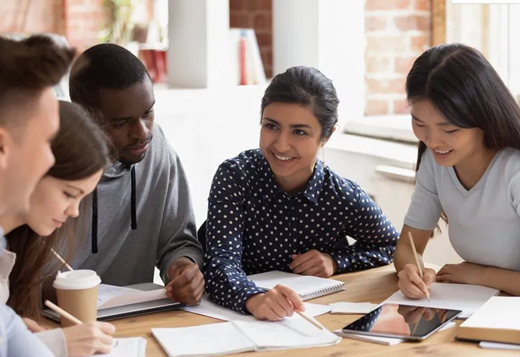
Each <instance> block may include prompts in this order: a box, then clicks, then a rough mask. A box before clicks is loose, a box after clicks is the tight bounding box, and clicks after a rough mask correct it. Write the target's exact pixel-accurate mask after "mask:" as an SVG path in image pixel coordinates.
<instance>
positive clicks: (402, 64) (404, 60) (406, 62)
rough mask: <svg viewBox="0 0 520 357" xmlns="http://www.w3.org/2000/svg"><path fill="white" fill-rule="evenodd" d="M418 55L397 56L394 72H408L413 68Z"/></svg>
mask: <svg viewBox="0 0 520 357" xmlns="http://www.w3.org/2000/svg"><path fill="white" fill-rule="evenodd" d="M416 59H417V57H397V58H395V60H394V61H395V64H394V72H395V73H399V74H404V75H406V74H408V72H410V69H412V65H413V63H414V62H415V60H416Z"/></svg>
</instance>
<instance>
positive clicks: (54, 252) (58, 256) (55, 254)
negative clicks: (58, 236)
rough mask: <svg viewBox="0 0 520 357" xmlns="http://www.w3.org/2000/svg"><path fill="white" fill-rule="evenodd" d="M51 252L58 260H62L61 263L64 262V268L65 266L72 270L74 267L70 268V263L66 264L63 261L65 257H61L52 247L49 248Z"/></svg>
mask: <svg viewBox="0 0 520 357" xmlns="http://www.w3.org/2000/svg"><path fill="white" fill-rule="evenodd" d="M51 252H52V254H54V256H55V257H56V258H57V259H58V260H59V261H60V262H62V263H63V264H65V268H67V269H68V270H70V271H73V270H74V269H72V267H71V266H70V265H68V264H67V262H66V261H65V259H63V258H62V257H61V256H60V255H59V254H58V253H56V251H55V250H54V249H52V248H51Z"/></svg>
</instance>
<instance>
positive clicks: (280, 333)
mask: <svg viewBox="0 0 520 357" xmlns="http://www.w3.org/2000/svg"><path fill="white" fill-rule="evenodd" d="M152 334H153V335H154V337H155V338H156V339H157V341H158V342H159V344H160V345H161V346H162V348H163V349H164V350H165V351H166V353H167V354H168V356H170V357H181V356H214V355H221V354H230V353H238V352H245V351H267V350H279V349H291V348H305V347H321V346H331V345H335V344H337V343H339V342H340V341H341V338H340V337H338V336H336V335H335V334H333V333H332V332H330V331H329V330H327V329H319V328H317V327H316V326H314V325H313V324H311V323H310V322H308V321H306V320H304V319H303V318H302V317H300V316H299V315H293V316H292V317H290V318H287V319H285V320H282V321H277V322H266V321H233V322H225V323H217V324H209V325H202V326H193V327H182V328H153V329H152ZM201 336H203V338H204V343H200V341H201Z"/></svg>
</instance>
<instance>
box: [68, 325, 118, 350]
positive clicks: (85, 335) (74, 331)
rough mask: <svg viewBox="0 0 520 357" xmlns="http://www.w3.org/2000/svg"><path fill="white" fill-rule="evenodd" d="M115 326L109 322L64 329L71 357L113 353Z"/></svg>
mask: <svg viewBox="0 0 520 357" xmlns="http://www.w3.org/2000/svg"><path fill="white" fill-rule="evenodd" d="M115 332H116V328H115V327H114V325H112V324H109V323H108V322H89V323H86V324H81V325H76V326H72V327H66V328H64V329H63V334H64V335H65V340H66V341H67V351H68V352H69V356H91V355H93V354H96V353H102V354H107V353H110V351H112V342H113V339H112V335H113V334H114V333H115Z"/></svg>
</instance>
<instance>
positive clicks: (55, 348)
mask: <svg viewBox="0 0 520 357" xmlns="http://www.w3.org/2000/svg"><path fill="white" fill-rule="evenodd" d="M15 261H16V254H15V253H13V252H10V251H8V250H4V251H3V253H1V254H0V304H5V303H7V300H8V299H9V274H10V273H11V271H12V270H13V266H14V263H15ZM34 336H36V337H38V339H39V340H40V341H41V342H43V344H45V345H46V346H47V347H48V348H49V349H50V350H51V352H52V353H53V354H54V356H56V357H67V355H68V351H67V341H66V340H65V335H64V334H63V330H62V329H61V328H57V329H52V330H48V331H44V332H38V333H35V334H34Z"/></svg>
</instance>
